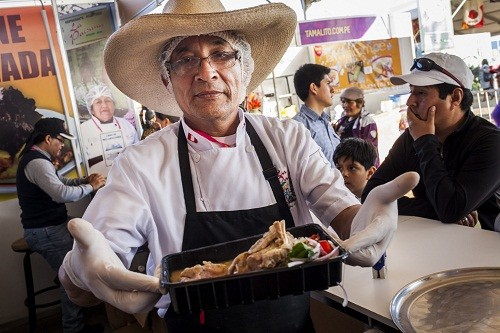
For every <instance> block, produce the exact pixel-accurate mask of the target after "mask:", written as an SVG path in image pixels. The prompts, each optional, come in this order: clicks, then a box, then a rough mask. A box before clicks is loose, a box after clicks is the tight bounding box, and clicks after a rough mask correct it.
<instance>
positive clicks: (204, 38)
mask: <svg viewBox="0 0 500 333" xmlns="http://www.w3.org/2000/svg"><path fill="white" fill-rule="evenodd" d="M202 42H203V43H207V44H209V45H210V46H228V47H231V45H230V44H229V43H228V42H227V41H225V40H224V39H222V38H220V37H217V36H209V35H200V36H190V37H187V38H185V39H184V40H182V41H181V42H180V43H179V44H178V45H177V47H176V48H175V49H174V50H173V51H172V55H179V54H182V53H184V52H189V51H193V50H194V49H196V48H197V44H200V43H202Z"/></svg>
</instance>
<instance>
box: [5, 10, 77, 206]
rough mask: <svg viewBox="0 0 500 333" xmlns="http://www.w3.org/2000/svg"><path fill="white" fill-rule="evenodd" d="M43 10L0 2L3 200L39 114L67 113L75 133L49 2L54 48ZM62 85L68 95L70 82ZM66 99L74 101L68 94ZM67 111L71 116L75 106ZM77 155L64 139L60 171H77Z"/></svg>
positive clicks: (61, 115) (12, 191)
mask: <svg viewBox="0 0 500 333" xmlns="http://www.w3.org/2000/svg"><path fill="white" fill-rule="evenodd" d="M42 10H43V9H42V7H41V6H32V7H16V8H2V13H1V15H0V45H2V50H1V57H0V200H2V196H3V195H4V194H12V195H14V194H15V191H16V189H15V176H16V171H17V165H18V163H19V153H20V151H21V149H22V148H23V146H24V143H25V141H26V140H27V139H28V136H29V135H30V133H31V132H32V130H33V125H34V124H35V123H36V122H37V121H38V120H39V119H41V118H42V117H56V118H60V119H63V120H64V121H66V123H67V124H68V127H69V131H70V132H71V133H76V130H75V128H74V121H72V119H66V117H65V112H64V111H65V110H64V103H63V100H62V97H61V96H62V94H61V92H60V90H59V84H58V80H57V76H56V75H60V78H61V81H62V82H66V75H65V73H64V66H63V62H62V58H61V56H60V54H61V52H60V46H59V44H58V42H57V38H56V37H55V36H57V34H56V27H55V22H54V15H53V11H52V8H51V7H50V6H45V13H46V16H47V20H48V25H49V30H50V35H51V36H53V38H52V46H53V48H54V49H53V50H52V49H51V45H50V43H49V39H48V37H47V36H48V35H47V33H46V31H45V26H44V22H43V19H42ZM53 53H54V54H56V55H57V56H56V59H53V56H52V54H53ZM55 61H56V62H57V64H58V65H57V67H56V63H55ZM57 70H59V73H57ZM63 86H64V88H63V89H64V96H69V94H68V88H67V84H64V85H63ZM66 105H68V107H69V106H70V105H71V103H70V101H69V100H68V99H67V100H66ZM67 111H68V114H69V115H70V117H71V116H72V115H73V111H72V110H67ZM73 157H74V151H73V149H72V145H71V142H70V141H69V140H65V145H64V148H63V151H62V152H61V155H60V156H59V157H58V159H57V160H55V161H54V164H55V165H56V167H57V168H58V170H59V172H60V173H62V174H65V173H69V172H72V171H74V165H75V163H74V158H73Z"/></svg>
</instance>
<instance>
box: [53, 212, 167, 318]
mask: <svg viewBox="0 0 500 333" xmlns="http://www.w3.org/2000/svg"><path fill="white" fill-rule="evenodd" d="M68 230H69V232H70V233H71V234H72V235H73V237H74V239H75V243H74V245H73V249H72V250H71V251H69V252H68V253H67V254H66V257H65V258H64V262H63V264H62V266H61V268H60V269H59V279H60V281H61V283H62V285H63V286H64V288H65V289H66V291H67V293H68V296H69V297H70V299H71V300H72V301H73V302H75V303H76V304H78V305H81V306H91V305H95V304H97V303H99V300H103V301H105V302H107V303H109V304H111V305H113V306H115V307H117V308H119V309H121V310H122V311H125V312H128V313H141V312H148V311H149V310H151V309H152V308H153V307H154V305H155V304H156V303H157V302H158V300H159V299H160V297H161V290H160V281H159V278H158V277H157V276H148V275H145V274H141V273H136V272H132V271H129V270H128V269H126V268H125V266H124V265H123V263H122V262H121V260H120V259H119V258H118V256H117V255H116V253H115V252H114V251H113V250H112V249H111V247H110V246H109V243H108V241H107V240H106V239H105V238H104V236H103V234H102V233H100V232H99V231H98V230H96V229H94V227H93V226H92V225H91V224H90V223H89V222H87V221H85V220H83V219H72V220H71V221H69V223H68ZM156 273H157V274H158V273H159V270H157V272H156Z"/></svg>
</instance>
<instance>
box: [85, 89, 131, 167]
mask: <svg viewBox="0 0 500 333" xmlns="http://www.w3.org/2000/svg"><path fill="white" fill-rule="evenodd" d="M85 103H86V106H87V110H88V111H89V113H90V116H91V118H90V119H89V120H87V121H85V122H83V123H82V124H81V125H80V129H81V131H82V137H83V142H84V144H83V148H84V151H85V158H86V160H87V162H88V165H89V173H93V172H98V173H102V174H104V175H107V174H108V171H109V168H110V167H111V165H112V164H113V161H114V159H115V158H116V156H118V154H119V153H120V152H121V151H122V150H123V149H124V148H125V147H127V146H130V145H132V144H134V143H136V142H138V141H139V136H138V134H137V131H136V129H135V128H134V126H132V125H131V124H130V123H129V122H128V121H127V120H126V119H124V118H121V117H116V116H115V107H116V106H115V99H114V97H113V94H112V93H111V90H110V89H109V87H107V86H106V85H104V84H98V85H95V86H94V87H92V88H91V89H90V90H89V91H88V93H87V95H86V96H85Z"/></svg>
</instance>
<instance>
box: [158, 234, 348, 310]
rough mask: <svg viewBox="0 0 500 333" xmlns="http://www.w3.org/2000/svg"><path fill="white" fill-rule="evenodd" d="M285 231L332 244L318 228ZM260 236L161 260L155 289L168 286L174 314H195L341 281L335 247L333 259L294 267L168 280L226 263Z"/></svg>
mask: <svg viewBox="0 0 500 333" xmlns="http://www.w3.org/2000/svg"><path fill="white" fill-rule="evenodd" d="M287 230H288V231H289V232H290V233H291V234H292V235H293V236H294V237H296V238H298V237H309V236H311V235H313V234H316V233H317V234H319V235H320V238H321V239H328V240H330V241H331V242H332V243H333V244H335V245H336V246H337V245H338V243H337V242H335V240H333V238H332V237H331V236H330V235H329V234H328V233H327V232H326V231H325V229H323V228H322V226H320V225H318V224H307V225H304V226H300V227H293V228H289V229H287ZM261 237H262V235H256V236H253V237H248V238H243V239H240V240H236V241H231V242H227V243H222V244H217V245H213V246H208V247H203V248H199V249H194V250H189V251H184V252H180V253H174V254H170V255H167V256H165V257H164V258H163V259H162V275H161V285H162V287H167V288H169V293H170V298H171V301H172V305H173V307H174V310H175V312H177V313H179V314H187V313H192V312H195V313H196V312H199V311H200V310H202V309H203V310H207V309H214V308H226V307H230V306H232V305H238V304H251V303H254V302H256V301H259V300H266V299H277V298H279V297H281V296H286V295H300V294H303V293H304V292H307V291H311V290H325V289H328V288H329V287H331V286H335V285H337V284H338V283H339V282H340V281H341V280H342V261H343V259H345V258H346V256H347V254H346V252H345V250H344V249H343V248H340V255H339V256H338V257H334V258H330V259H327V260H324V261H312V262H308V263H304V264H302V265H298V266H294V267H280V268H271V269H265V270H261V271H256V272H249V273H243V274H234V275H227V276H224V277H217V278H210V279H203V280H196V281H189V282H171V281H170V274H171V272H174V271H176V270H179V269H184V268H186V267H191V266H194V265H196V264H201V263H202V261H211V262H214V263H218V262H224V261H228V260H232V259H234V258H235V257H236V256H237V255H238V254H240V253H242V252H245V251H247V250H248V249H249V248H250V247H251V246H252V245H253V244H254V243H255V242H256V241H257V240H258V239H259V238H261Z"/></svg>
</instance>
